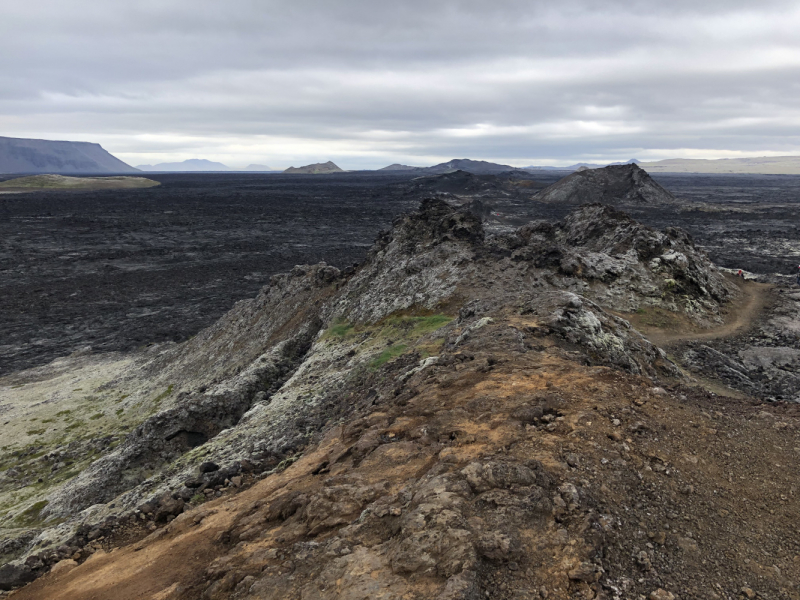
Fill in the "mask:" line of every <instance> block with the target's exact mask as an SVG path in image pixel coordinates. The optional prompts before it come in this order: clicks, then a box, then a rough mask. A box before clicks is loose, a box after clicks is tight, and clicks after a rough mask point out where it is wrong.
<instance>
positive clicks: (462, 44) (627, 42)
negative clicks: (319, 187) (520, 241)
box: [0, 0, 800, 168]
mask: <svg viewBox="0 0 800 600" xmlns="http://www.w3.org/2000/svg"><path fill="white" fill-rule="evenodd" d="M6 4H7V5H6V6H4V9H3V13H4V14H3V19H2V20H0V135H8V136H18V137H44V138H50V139H82V140H90V141H98V142H100V143H102V144H103V145H104V146H105V147H106V148H107V149H108V150H110V151H111V152H113V153H115V154H116V155H117V156H119V157H120V158H122V159H123V160H126V161H128V162H130V163H132V164H140V163H145V162H161V161H167V160H181V159H184V158H190V157H195V156H198V157H202V158H209V159H212V160H220V161H222V162H225V163H227V164H231V165H234V166H237V165H244V164H247V163H248V162H260V163H267V164H270V165H273V166H276V167H285V166H288V165H289V164H290V163H294V164H299V163H303V162H316V161H318V160H327V159H333V160H335V161H337V162H340V163H342V165H341V166H343V167H344V168H359V167H367V168H371V167H380V166H383V165H385V164H388V162H396V161H398V162H406V163H410V164H430V163H432V162H436V161H439V160H446V159H449V158H453V157H470V158H482V159H489V160H497V161H501V162H507V163H511V164H515V165H523V164H530V163H535V164H546V163H550V164H564V163H569V162H574V161H577V160H618V159H627V158H631V157H634V156H635V157H636V158H639V159H658V158H666V157H670V156H683V157H702V158H716V157H722V156H740V155H760V154H765V153H770V154H797V153H800V105H799V104H798V102H797V98H798V97H800V37H799V36H798V35H797V33H796V32H797V31H798V30H800V6H799V5H798V4H797V3H796V2H773V1H769V0H767V1H762V2H760V3H758V5H757V6H755V7H754V4H753V3H752V2H744V1H736V0H732V1H727V2H713V1H712V2H703V3H699V2H696V1H693V2H688V1H683V0H678V1H673V2H669V3H664V2H652V1H647V2H644V1H640V2H637V1H626V2H622V1H614V0H611V1H606V2H603V3H597V2H582V1H561V2H558V3H556V2H552V3H539V2H530V1H529V0H526V1H517V0H505V1H496V2H492V3H489V2H485V1H481V2H478V1H471V0H465V1H460V2H451V1H442V2H436V3H431V2H422V1H417V0H412V1H400V2H398V1H397V0H395V1H394V2H384V1H371V2H366V1H349V0H341V1H340V2H335V3H329V2H321V1H319V0H317V1H316V2H312V1H308V0H299V1H298V0H295V1H293V2H291V3H290V2H272V1H263V0H229V1H227V2H219V1H218V0H214V1H207V0H192V1H188V0H158V1H156V0H144V1H138V2H135V3H108V2H100V1H99V0H72V1H71V2H69V3H64V2H60V1H53V0H31V1H28V2H24V3H23V2H17V3H13V4H12V3H6Z"/></svg>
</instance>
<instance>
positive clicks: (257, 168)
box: [243, 164, 277, 171]
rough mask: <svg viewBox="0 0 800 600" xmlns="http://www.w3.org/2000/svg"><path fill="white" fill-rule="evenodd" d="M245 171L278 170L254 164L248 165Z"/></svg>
mask: <svg viewBox="0 0 800 600" xmlns="http://www.w3.org/2000/svg"><path fill="white" fill-rule="evenodd" d="M243 170H244V171H276V170H277V169H273V168H272V167H268V166H267V165H258V164H252V165H247V166H246V167H245V168H244V169H243Z"/></svg>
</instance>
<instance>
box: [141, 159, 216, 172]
mask: <svg viewBox="0 0 800 600" xmlns="http://www.w3.org/2000/svg"><path fill="white" fill-rule="evenodd" d="M138 168H139V169H141V170H142V171H177V172H196V171H230V170H231V168H230V167H229V166H227V165H224V164H222V163H221V162H214V161H211V160H206V159H205V158H190V159H187V160H184V161H181V162H170V163H159V164H157V165H139V167H138Z"/></svg>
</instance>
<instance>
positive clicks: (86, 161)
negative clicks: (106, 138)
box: [0, 137, 139, 174]
mask: <svg viewBox="0 0 800 600" xmlns="http://www.w3.org/2000/svg"><path fill="white" fill-rule="evenodd" d="M138 172H139V169H135V168H133V167H132V166H130V165H128V164H126V163H124V162H122V161H121V160H119V159H118V158H117V157H115V156H113V155H111V154H109V153H108V152H107V151H106V150H104V149H103V147H102V146H100V144H93V143H90V142H65V141H52V140H29V139H23V138H8V137H0V173H58V174H72V173H92V174H95V173H138Z"/></svg>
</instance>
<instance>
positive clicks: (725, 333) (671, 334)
mask: <svg viewBox="0 0 800 600" xmlns="http://www.w3.org/2000/svg"><path fill="white" fill-rule="evenodd" d="M730 279H731V280H732V281H733V282H734V283H735V284H736V285H737V286H738V287H739V289H740V290H741V292H742V297H741V298H740V299H739V300H737V301H735V302H733V303H731V305H730V306H729V312H728V314H727V315H726V318H725V323H724V324H723V325H720V326H719V327H714V328H712V329H698V328H697V327H695V326H692V325H691V324H689V323H688V320H686V319H680V318H676V317H674V316H673V317H672V318H670V319H668V320H666V321H665V322H663V323H661V324H659V325H660V326H659V325H655V326H654V325H653V324H652V323H650V324H649V323H648V322H647V319H646V318H643V317H641V316H640V315H637V314H626V315H622V316H624V318H625V319H627V320H628V321H630V322H631V324H632V325H633V326H634V327H636V329H637V330H639V331H640V332H641V333H642V334H643V335H644V336H645V337H646V338H647V339H649V340H650V341H651V342H652V343H654V344H655V345H656V346H660V347H662V348H668V347H669V346H673V345H675V344H677V343H680V342H688V341H693V340H713V339H719V338H724V337H729V336H731V335H734V334H736V333H740V332H742V331H745V330H747V329H748V328H750V327H752V326H753V325H754V324H755V322H756V321H757V320H758V317H759V315H760V313H761V311H762V310H763V309H764V307H765V306H766V304H767V303H768V302H769V295H770V293H771V291H772V286H771V285H769V284H765V283H757V282H755V281H742V280H741V279H739V278H738V277H737V278H734V277H731V278H730Z"/></svg>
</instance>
